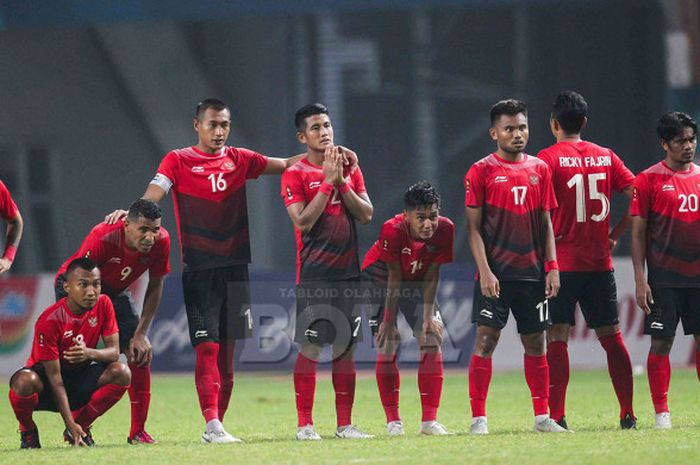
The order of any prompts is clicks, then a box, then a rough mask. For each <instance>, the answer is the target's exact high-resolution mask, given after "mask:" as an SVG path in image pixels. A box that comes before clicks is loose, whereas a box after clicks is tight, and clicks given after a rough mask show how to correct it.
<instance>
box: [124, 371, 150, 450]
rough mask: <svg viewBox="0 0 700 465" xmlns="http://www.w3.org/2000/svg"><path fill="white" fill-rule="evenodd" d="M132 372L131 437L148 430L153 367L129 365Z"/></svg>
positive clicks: (130, 395)
mask: <svg viewBox="0 0 700 465" xmlns="http://www.w3.org/2000/svg"><path fill="white" fill-rule="evenodd" d="M129 369H130V370H131V386H129V399H130V401H131V430H130V432H129V437H130V438H132V437H134V435H136V434H137V433H141V432H143V431H145V429H146V419H147V418H148V407H149V405H150V403H151V367H150V365H147V366H144V367H139V366H138V365H136V364H135V363H130V364H129Z"/></svg>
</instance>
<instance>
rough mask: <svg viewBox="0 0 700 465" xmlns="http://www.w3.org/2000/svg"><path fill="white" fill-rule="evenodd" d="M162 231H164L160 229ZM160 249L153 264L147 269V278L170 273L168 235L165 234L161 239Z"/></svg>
mask: <svg viewBox="0 0 700 465" xmlns="http://www.w3.org/2000/svg"><path fill="white" fill-rule="evenodd" d="M161 231H164V229H161ZM161 241H162V247H161V249H160V252H159V253H158V256H157V257H156V259H155V260H154V261H153V264H152V265H151V266H150V267H149V268H148V273H149V276H151V277H159V276H165V275H166V274H168V273H170V235H169V234H167V232H166V233H165V234H164V235H163V237H162V238H161Z"/></svg>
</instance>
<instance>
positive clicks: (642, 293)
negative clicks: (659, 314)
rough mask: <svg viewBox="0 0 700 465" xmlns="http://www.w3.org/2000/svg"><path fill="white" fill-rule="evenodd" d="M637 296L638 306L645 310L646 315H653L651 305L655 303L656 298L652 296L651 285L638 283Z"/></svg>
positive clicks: (644, 282)
mask: <svg viewBox="0 0 700 465" xmlns="http://www.w3.org/2000/svg"><path fill="white" fill-rule="evenodd" d="M635 296H636V298H637V305H639V308H641V309H642V310H644V313H645V314H647V315H649V314H650V313H651V307H650V305H651V304H653V303H654V296H652V295H651V288H650V287H649V283H647V282H646V281H641V282H637V285H636V289H635Z"/></svg>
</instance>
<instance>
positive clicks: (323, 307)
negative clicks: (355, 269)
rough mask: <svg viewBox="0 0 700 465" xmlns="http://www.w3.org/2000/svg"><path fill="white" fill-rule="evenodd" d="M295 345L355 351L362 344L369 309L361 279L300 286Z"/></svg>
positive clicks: (297, 294) (311, 283)
mask: <svg viewBox="0 0 700 465" xmlns="http://www.w3.org/2000/svg"><path fill="white" fill-rule="evenodd" d="M296 300H297V312H296V327H295V331H294V341H295V342H298V343H299V344H302V345H305V344H314V345H317V346H324V345H328V344H332V345H334V346H338V347H348V348H349V347H351V346H352V345H353V344H355V343H356V342H358V341H361V340H362V310H363V308H364V306H365V305H366V300H365V296H364V295H363V288H362V284H361V282H360V280H359V279H346V280H341V281H316V282H308V283H299V284H298V285H297V288H296Z"/></svg>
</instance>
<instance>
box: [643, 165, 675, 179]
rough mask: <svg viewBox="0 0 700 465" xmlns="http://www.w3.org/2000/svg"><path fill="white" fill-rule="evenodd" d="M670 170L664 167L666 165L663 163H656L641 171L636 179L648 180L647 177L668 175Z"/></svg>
mask: <svg viewBox="0 0 700 465" xmlns="http://www.w3.org/2000/svg"><path fill="white" fill-rule="evenodd" d="M669 172H670V169H669V168H668V167H667V166H666V164H665V163H664V162H663V161H660V162H658V163H655V164H653V165H651V166H650V167H649V168H646V169H644V170H642V171H641V172H640V173H639V174H638V175H637V177H638V178H640V179H641V178H648V177H653V176H658V175H667V174H669Z"/></svg>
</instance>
